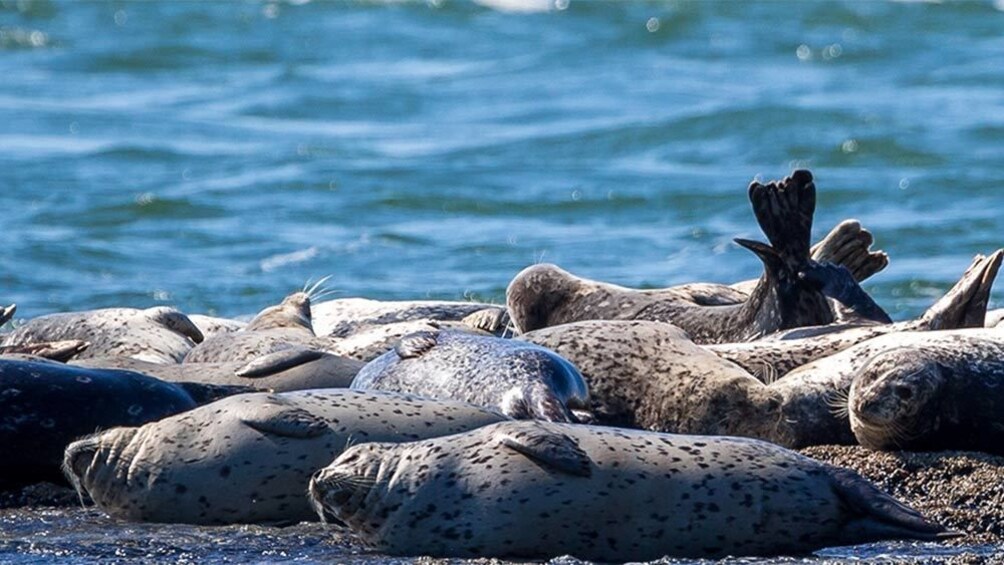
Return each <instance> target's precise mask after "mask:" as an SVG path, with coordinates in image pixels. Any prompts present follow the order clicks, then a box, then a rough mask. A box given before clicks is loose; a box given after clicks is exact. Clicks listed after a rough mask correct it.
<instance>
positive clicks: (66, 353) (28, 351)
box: [0, 339, 91, 363]
mask: <svg viewBox="0 0 1004 565" xmlns="http://www.w3.org/2000/svg"><path fill="white" fill-rule="evenodd" d="M90 345H91V344H90V343H89V342H86V341H81V340H79V339H68V340H65V341H40V342H37V343H24V344H21V345H5V346H2V347H0V355H11V354H15V355H34V356H36V357H44V358H45V359H51V360H53V361H60V362H62V363H65V362H67V361H69V360H70V359H73V358H74V357H76V356H77V355H79V354H80V353H82V352H83V351H84V350H85V349H87V348H88V347H90Z"/></svg>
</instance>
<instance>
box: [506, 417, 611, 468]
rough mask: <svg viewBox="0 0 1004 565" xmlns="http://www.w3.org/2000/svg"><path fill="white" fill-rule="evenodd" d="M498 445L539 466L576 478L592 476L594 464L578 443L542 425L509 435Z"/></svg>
mask: <svg viewBox="0 0 1004 565" xmlns="http://www.w3.org/2000/svg"><path fill="white" fill-rule="evenodd" d="M500 443H501V444H502V445H503V446H505V447H508V448H509V449H512V450H513V451H516V452H518V453H520V454H522V455H525V456H526V457H527V458H528V459H530V460H532V461H533V462H534V463H536V464H538V465H540V466H541V467H544V468H548V469H551V470H554V471H559V472H562V473H568V474H569V475H575V476H577V477H589V476H591V475H592V474H593V462H592V460H590V459H589V456H588V455H586V452H585V451H583V450H582V448H581V447H579V444H578V443H576V441H575V440H574V439H572V438H570V437H568V436H567V435H565V434H559V433H554V432H549V431H547V430H546V429H545V428H543V427H542V426H533V427H532V428H531V429H526V430H519V431H515V432H509V433H507V434H506V435H505V436H503V437H502V439H501V440H500Z"/></svg>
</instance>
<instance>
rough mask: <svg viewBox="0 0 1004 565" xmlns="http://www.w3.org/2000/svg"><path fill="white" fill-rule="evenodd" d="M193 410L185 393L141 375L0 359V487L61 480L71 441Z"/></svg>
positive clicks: (176, 387)
mask: <svg viewBox="0 0 1004 565" xmlns="http://www.w3.org/2000/svg"><path fill="white" fill-rule="evenodd" d="M196 404H197V402H196V400H195V399H193V397H192V395H191V394H190V393H189V392H188V391H186V390H185V388H183V387H181V386H179V385H176V384H171V383H166V382H163V381H160V380H158V379H154V378H152V377H148V376H146V375H140V374H137V373H131V372H127V371H109V370H99V369H87V368H83V367H70V366H67V365H63V364H62V363H56V362H42V361H25V360H14V359H6V358H0V489H7V488H15V487H20V486H24V485H27V484H31V483H35V482H41V481H50V482H62V478H63V476H62V474H61V473H60V463H61V462H62V459H63V450H64V449H65V448H66V446H67V444H69V443H70V442H71V441H73V440H74V439H76V438H78V437H80V436H83V435H86V434H89V433H93V432H94V431H95V430H97V429H106V428H110V427H113V426H124V425H139V424H143V423H145V422H149V421H151V420H157V419H159V418H163V417H165V416H169V415H171V414H176V413H178V412H181V411H183V410H188V409H191V408H194V407H195V406H196Z"/></svg>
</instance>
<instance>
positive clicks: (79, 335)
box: [0, 307, 203, 363]
mask: <svg viewBox="0 0 1004 565" xmlns="http://www.w3.org/2000/svg"><path fill="white" fill-rule="evenodd" d="M202 339H203V336H202V332H201V331H200V330H199V328H198V327H196V325H195V324H194V323H192V321H191V320H190V319H189V318H188V316H186V315H184V314H182V313H181V312H179V311H177V310H175V309H174V308H168V307H158V308H148V309H146V310H137V309H135V308H105V309H101V310H88V311H83V312H67V313H62V314H49V315H46V316H40V317H38V318H34V319H31V320H28V321H27V322H25V323H23V324H21V325H20V326H18V327H17V328H15V329H14V331H12V332H11V333H9V334H7V335H6V336H5V337H4V340H3V342H2V343H0V345H3V346H20V345H28V344H32V343H39V342H55V341H68V340H79V341H84V342H87V343H88V344H89V345H88V347H87V349H86V350H84V351H82V352H81V353H80V355H79V356H78V357H79V358H88V357H132V358H134V359H141V360H143V361H150V362H152V363H178V362H180V361H181V360H182V359H183V358H184V357H185V355H186V354H187V353H188V351H189V350H190V349H192V347H193V346H194V345H195V344H197V343H200V342H201V341H202Z"/></svg>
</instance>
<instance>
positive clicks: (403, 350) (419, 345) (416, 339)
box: [394, 331, 439, 359]
mask: <svg viewBox="0 0 1004 565" xmlns="http://www.w3.org/2000/svg"><path fill="white" fill-rule="evenodd" d="M438 341H439V332H438V331H436V332H431V331H430V332H415V333H413V334H409V335H406V336H404V337H402V338H401V341H399V342H397V345H395V346H394V353H397V356H398V357H400V358H401V359H411V358H412V357H419V356H421V355H422V354H423V353H426V352H427V351H429V350H430V349H432V348H433V347H436V343H437V342H438Z"/></svg>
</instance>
